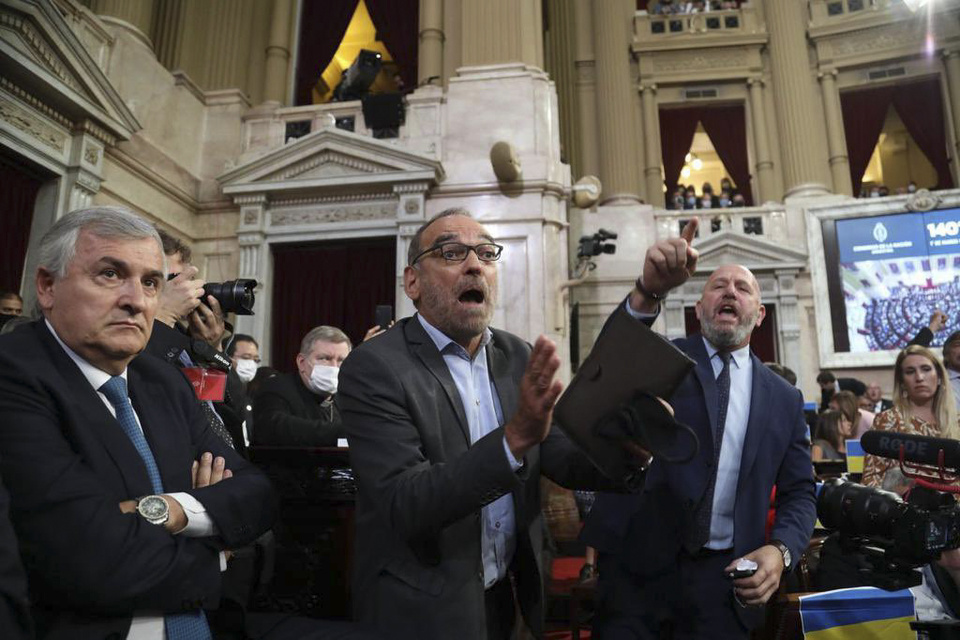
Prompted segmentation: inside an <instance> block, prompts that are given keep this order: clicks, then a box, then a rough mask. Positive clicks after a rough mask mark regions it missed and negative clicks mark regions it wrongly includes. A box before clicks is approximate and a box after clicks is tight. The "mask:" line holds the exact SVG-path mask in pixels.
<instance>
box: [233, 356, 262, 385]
mask: <svg viewBox="0 0 960 640" xmlns="http://www.w3.org/2000/svg"><path fill="white" fill-rule="evenodd" d="M237 375H238V376H240V379H241V380H243V381H244V382H250V381H251V380H253V376H255V375H257V363H256V361H254V360H244V359H242V358H241V359H239V360H237Z"/></svg>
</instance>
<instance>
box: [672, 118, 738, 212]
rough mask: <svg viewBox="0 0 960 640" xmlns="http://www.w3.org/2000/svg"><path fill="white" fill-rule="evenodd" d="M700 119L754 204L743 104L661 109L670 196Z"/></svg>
mask: <svg viewBox="0 0 960 640" xmlns="http://www.w3.org/2000/svg"><path fill="white" fill-rule="evenodd" d="M698 122H702V123H703V128H704V130H705V131H706V132H707V135H708V136H710V141H711V142H713V147H714V149H716V151H717V155H718V156H720V161H721V162H723V166H724V167H725V168H726V170H727V171H728V172H729V173H730V178H731V179H732V180H733V182H734V183H735V184H736V186H737V189H739V190H740V193H742V194H743V197H744V199H745V200H746V202H747V204H748V205H750V204H753V197H752V196H751V190H750V163H749V161H748V160H747V127H746V117H745V115H744V110H743V105H733V106H722V107H683V108H680V109H661V110H660V146H661V148H662V149H663V171H664V176H665V182H666V185H667V194H668V196H669V194H671V193H673V190H674V189H676V188H677V183H678V182H679V180H680V171H681V169H683V163H684V157H686V155H687V152H689V151H690V145H691V144H693V134H694V133H696V131H697V123H698ZM714 188H717V185H714ZM717 195H719V192H717Z"/></svg>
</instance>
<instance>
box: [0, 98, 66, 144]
mask: <svg viewBox="0 0 960 640" xmlns="http://www.w3.org/2000/svg"><path fill="white" fill-rule="evenodd" d="M0 120H3V121H4V122H7V123H9V124H10V125H11V126H12V127H15V128H17V129H19V130H20V131H22V132H23V133H25V134H27V135H28V136H30V137H32V138H35V139H36V140H39V141H40V142H42V143H43V144H45V145H47V146H48V147H50V148H52V149H54V150H56V151H59V152H61V153H62V152H63V150H64V149H65V148H66V144H67V137H68V136H67V135H66V134H65V133H61V132H60V131H57V130H56V129H55V128H54V127H52V126H50V125H48V124H46V123H44V122H43V121H41V120H40V119H39V118H38V117H37V116H36V115H34V114H32V113H30V112H29V111H27V110H26V109H24V108H22V107H20V106H18V105H17V104H16V103H14V102H12V101H9V100H4V99H3V98H2V97H0Z"/></svg>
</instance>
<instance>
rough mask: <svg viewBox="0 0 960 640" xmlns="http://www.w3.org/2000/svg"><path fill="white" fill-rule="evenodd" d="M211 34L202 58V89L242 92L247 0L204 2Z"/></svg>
mask: <svg viewBox="0 0 960 640" xmlns="http://www.w3.org/2000/svg"><path fill="white" fill-rule="evenodd" d="M203 6H204V8H205V9H206V11H207V20H208V23H207V24H208V25H210V31H209V33H208V36H207V43H206V44H207V46H206V51H205V56H204V74H203V75H204V77H203V80H202V86H203V88H204V89H206V90H208V91H209V90H217V89H236V88H245V86H246V80H247V78H246V75H247V57H248V56H247V43H248V41H249V40H250V30H251V27H252V24H251V20H250V17H251V14H252V8H253V6H252V4H251V2H250V0H232V1H228V0H207V2H204V3H203Z"/></svg>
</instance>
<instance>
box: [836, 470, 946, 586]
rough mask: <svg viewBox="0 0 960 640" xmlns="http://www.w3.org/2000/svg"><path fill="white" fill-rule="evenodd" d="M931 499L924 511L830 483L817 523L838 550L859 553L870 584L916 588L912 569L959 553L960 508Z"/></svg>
mask: <svg viewBox="0 0 960 640" xmlns="http://www.w3.org/2000/svg"><path fill="white" fill-rule="evenodd" d="M936 495H937V497H938V498H943V499H942V500H939V504H938V505H936V506H931V507H930V508H924V507H920V506H918V505H915V504H909V503H906V502H904V501H903V500H901V499H900V496H898V495H897V494H895V493H891V492H889V491H882V490H880V489H874V488H871V487H865V486H862V485H859V484H854V483H850V482H844V481H842V480H833V481H830V482H827V483H825V484H824V485H823V487H822V489H821V490H820V495H819V496H818V498H817V517H818V518H819V519H820V522H821V523H822V524H823V526H824V527H825V528H827V529H830V530H834V531H837V532H838V533H839V536H840V543H841V546H843V547H845V548H847V549H851V550H856V551H859V552H861V553H863V555H864V556H865V557H866V559H867V562H868V564H869V566H870V571H869V572H867V573H868V574H869V575H867V576H865V577H866V578H867V580H868V581H869V582H870V583H871V584H874V585H876V586H878V587H881V588H884V589H887V588H903V586H904V585H906V586H911V585H913V584H919V574H917V573H916V572H915V571H914V569H915V568H917V567H921V566H923V565H926V564H929V563H930V562H933V561H935V560H936V559H938V558H939V557H940V554H941V553H942V552H944V551H949V550H951V549H956V548H958V547H960V507H958V506H957V505H956V503H955V502H954V500H953V498H952V497H950V496H948V495H947V494H940V493H937V494H936Z"/></svg>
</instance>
